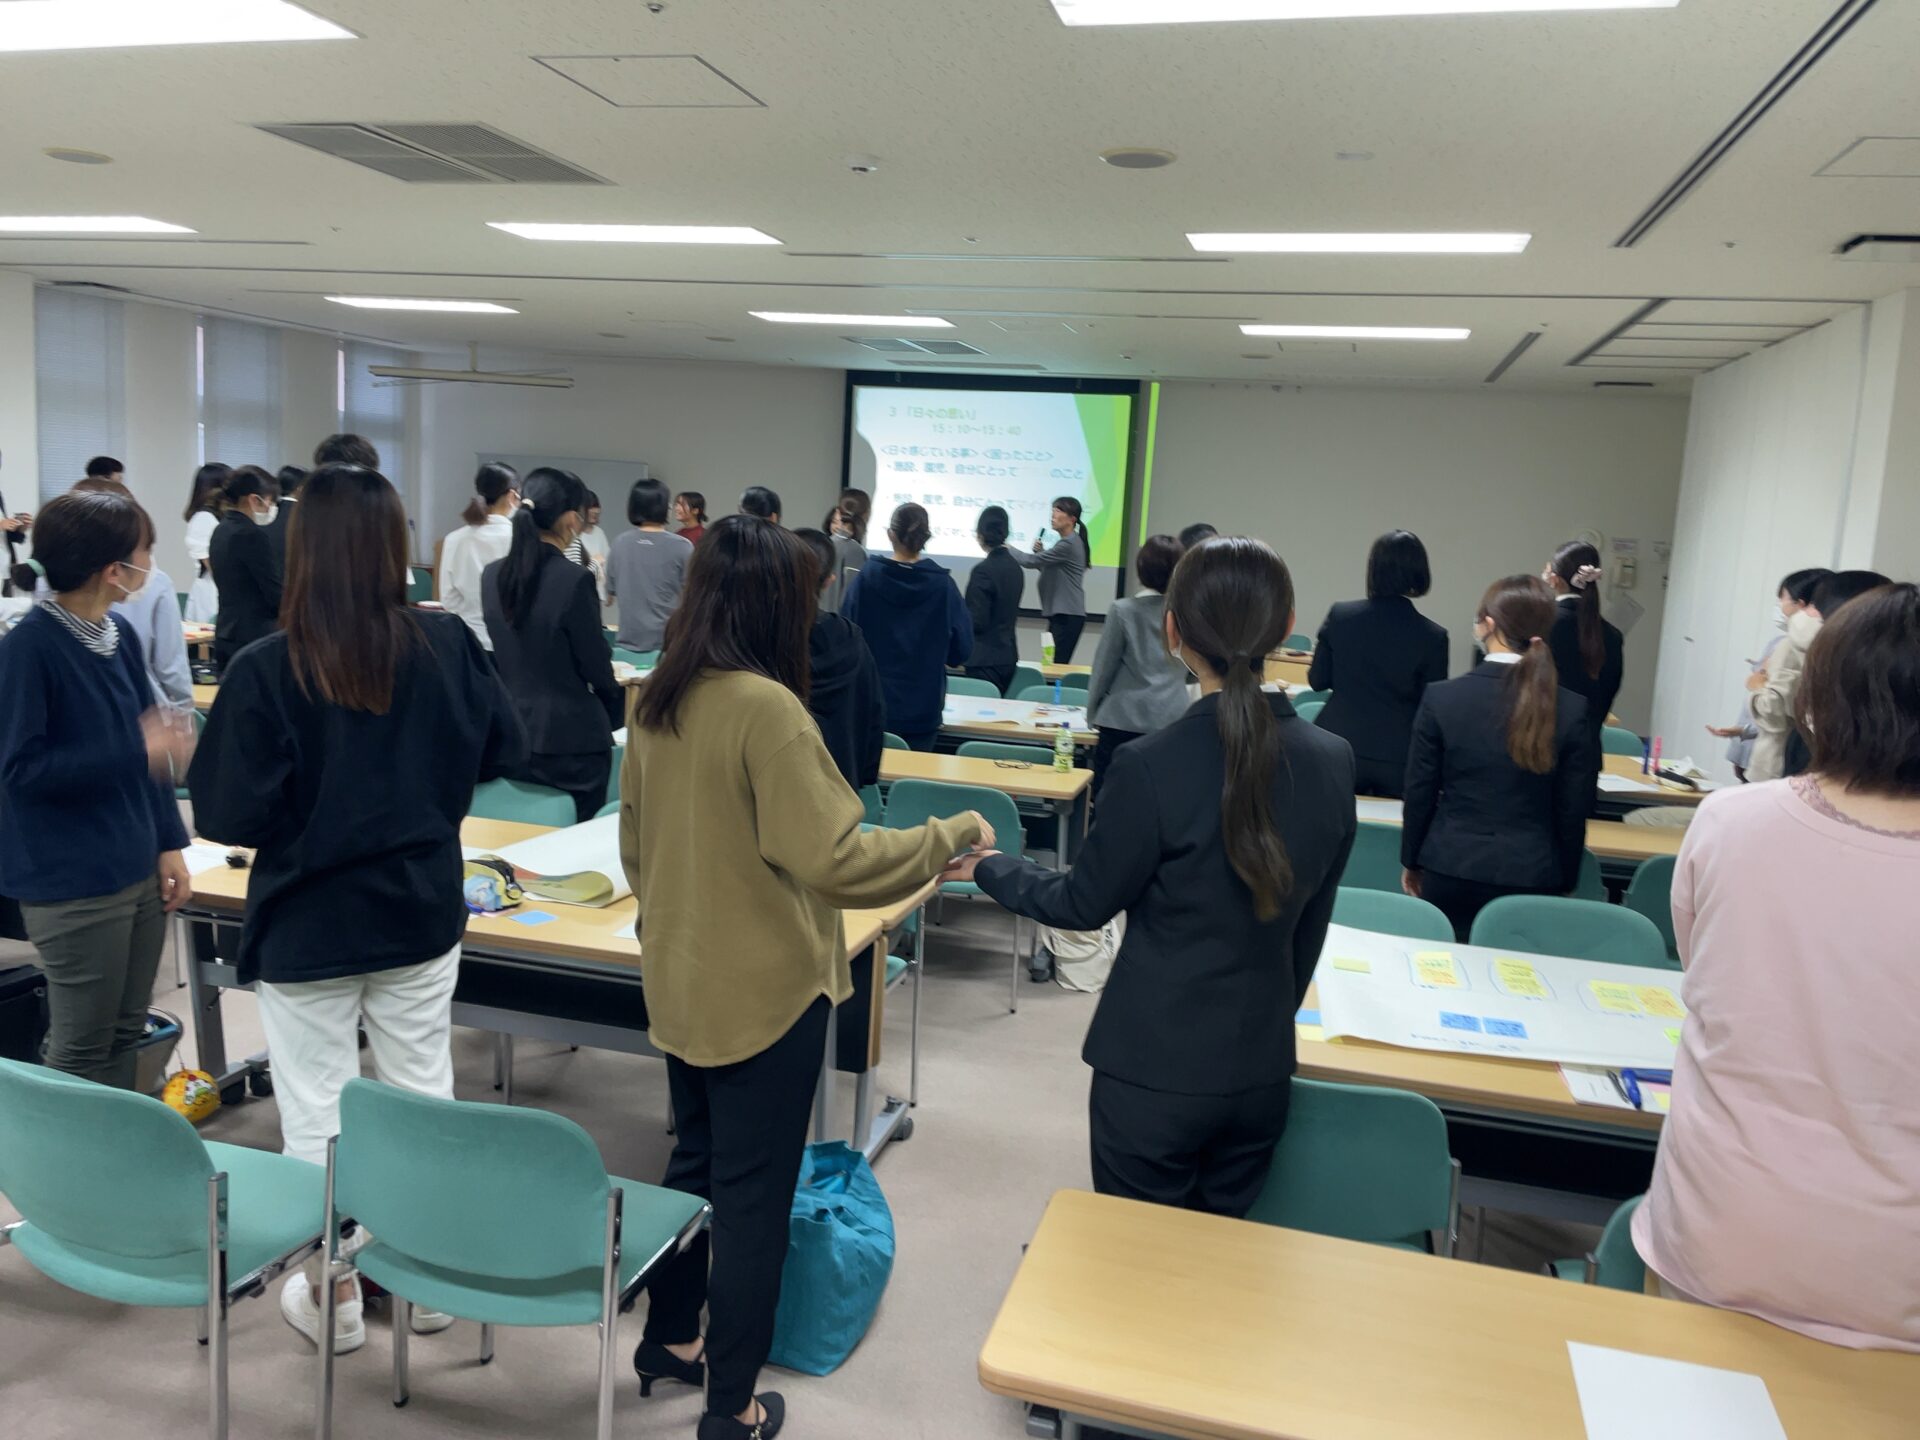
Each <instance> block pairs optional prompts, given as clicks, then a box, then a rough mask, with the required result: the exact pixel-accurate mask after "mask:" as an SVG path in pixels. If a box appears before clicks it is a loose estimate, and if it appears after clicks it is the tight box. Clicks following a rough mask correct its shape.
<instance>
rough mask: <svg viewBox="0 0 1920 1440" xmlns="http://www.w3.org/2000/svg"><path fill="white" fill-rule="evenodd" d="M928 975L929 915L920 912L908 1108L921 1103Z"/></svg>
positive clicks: (915, 932) (915, 942)
mask: <svg viewBox="0 0 1920 1440" xmlns="http://www.w3.org/2000/svg"><path fill="white" fill-rule="evenodd" d="M926 973H927V914H926V907H925V906H922V907H921V910H920V923H919V924H918V925H915V926H914V927H913V1046H912V1048H911V1049H910V1050H909V1052H908V1060H907V1065H908V1068H909V1075H910V1078H909V1080H908V1082H907V1106H908V1108H909V1109H911V1108H912V1107H913V1106H916V1105H918V1104H919V1103H920V982H921V981H922V980H923V979H925V978H926Z"/></svg>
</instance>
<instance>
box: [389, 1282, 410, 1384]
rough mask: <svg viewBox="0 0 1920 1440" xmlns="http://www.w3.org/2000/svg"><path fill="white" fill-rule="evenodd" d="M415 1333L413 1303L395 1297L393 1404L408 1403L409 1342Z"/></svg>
mask: <svg viewBox="0 0 1920 1440" xmlns="http://www.w3.org/2000/svg"><path fill="white" fill-rule="evenodd" d="M412 1331H413V1302H412V1301H411V1300H402V1299H401V1298H400V1297H399V1296H398V1295H396V1296H394V1297H393V1403H394V1406H395V1407H396V1408H398V1407H399V1406H401V1405H404V1404H406V1403H407V1398H408V1391H407V1340H408V1337H409V1335H410V1334H411V1333H412Z"/></svg>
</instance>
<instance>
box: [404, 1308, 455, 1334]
mask: <svg viewBox="0 0 1920 1440" xmlns="http://www.w3.org/2000/svg"><path fill="white" fill-rule="evenodd" d="M452 1327H453V1316H451V1315H448V1314H446V1313H445V1312H443V1311H440V1310H428V1309H427V1308H425V1307H424V1306H421V1305H416V1306H414V1307H413V1333H414V1334H416V1335H438V1334H439V1333H440V1332H441V1331H442V1330H448V1329H451V1328H452Z"/></svg>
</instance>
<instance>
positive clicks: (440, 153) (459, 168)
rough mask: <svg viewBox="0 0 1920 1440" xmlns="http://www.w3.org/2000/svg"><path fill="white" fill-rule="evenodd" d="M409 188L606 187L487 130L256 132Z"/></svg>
mask: <svg viewBox="0 0 1920 1440" xmlns="http://www.w3.org/2000/svg"><path fill="white" fill-rule="evenodd" d="M256 128H258V129H261V130H264V131H266V132H267V134H269V135H278V136H279V137H280V138H281V139H282V140H291V141H293V142H294V144H296V145H304V146H306V147H307V148H308V149H309V150H318V151H319V152H320V153H321V154H322V155H331V156H333V157H334V158H335V159H337V160H345V161H348V162H349V163H351V164H354V165H359V166H363V167H364V168H366V169H368V170H377V171H379V172H380V173H381V174H382V175H386V176H390V177H391V178H393V179H395V180H401V181H404V182H406V183H407V184H409V185H605V184H607V183H608V182H607V181H605V180H603V179H601V178H600V177H599V176H598V175H595V174H593V173H592V172H590V171H587V170H582V169H581V168H580V167H579V166H577V165H572V164H569V163H568V162H566V161H565V160H559V159H556V158H555V157H554V156H552V155H548V154H546V153H545V152H544V151H540V150H536V149H534V148H533V147H532V146H531V145H527V144H524V143H522V142H521V141H519V140H515V139H514V138H513V137H512V136H510V135H503V134H501V133H500V132H499V131H498V130H495V129H493V128H492V127H491V126H487V125H471V124H460V123H452V124H431V125H423V124H414V123H411V122H407V123H399V124H382V125H374V124H368V123H365V122H361V121H329V122H324V123H314V124H292V125H261V126H258V127H256Z"/></svg>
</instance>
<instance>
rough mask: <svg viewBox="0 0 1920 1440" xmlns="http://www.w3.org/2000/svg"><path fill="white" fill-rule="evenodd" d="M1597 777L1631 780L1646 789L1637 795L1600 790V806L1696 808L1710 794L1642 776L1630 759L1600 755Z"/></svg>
mask: <svg viewBox="0 0 1920 1440" xmlns="http://www.w3.org/2000/svg"><path fill="white" fill-rule="evenodd" d="M1600 773H1601V774H1603V775H1616V776H1618V777H1620V778H1621V779H1622V780H1632V781H1633V782H1635V783H1636V784H1640V785H1645V786H1646V787H1647V793H1646V794H1644V795H1636V794H1634V793H1632V792H1630V791H1621V790H1602V791H1601V792H1600V799H1601V801H1602V802H1610V803H1612V804H1615V805H1698V804H1699V803H1700V802H1701V801H1702V800H1704V799H1706V798H1707V794H1708V793H1709V792H1707V791H1704V790H1689V789H1687V788H1686V787H1685V786H1683V785H1673V784H1669V783H1668V782H1667V781H1664V780H1661V779H1659V778H1658V777H1657V776H1653V775H1645V774H1642V773H1641V771H1640V761H1639V759H1638V758H1636V757H1635V756H1632V755H1603V756H1601V757H1600Z"/></svg>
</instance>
